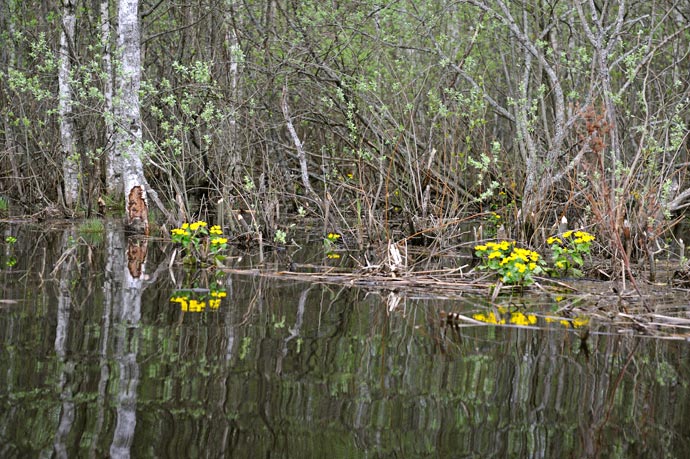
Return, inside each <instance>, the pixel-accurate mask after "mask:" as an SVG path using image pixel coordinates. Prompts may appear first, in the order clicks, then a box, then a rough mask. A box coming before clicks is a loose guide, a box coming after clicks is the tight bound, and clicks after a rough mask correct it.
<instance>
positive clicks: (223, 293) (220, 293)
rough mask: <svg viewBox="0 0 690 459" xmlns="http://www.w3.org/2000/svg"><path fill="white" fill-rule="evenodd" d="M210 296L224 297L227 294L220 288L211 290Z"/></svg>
mask: <svg viewBox="0 0 690 459" xmlns="http://www.w3.org/2000/svg"><path fill="white" fill-rule="evenodd" d="M211 296H212V297H215V298H225V297H226V296H228V294H227V293H225V292H223V291H222V290H213V291H212V292H211Z"/></svg>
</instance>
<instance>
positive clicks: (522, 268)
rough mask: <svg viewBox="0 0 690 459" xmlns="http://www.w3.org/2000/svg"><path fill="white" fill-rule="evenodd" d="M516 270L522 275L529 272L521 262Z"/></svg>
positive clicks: (516, 265)
mask: <svg viewBox="0 0 690 459" xmlns="http://www.w3.org/2000/svg"><path fill="white" fill-rule="evenodd" d="M515 268H516V269H517V270H518V272H519V273H520V274H522V273H524V272H525V271H526V270H527V266H526V265H525V264H524V263H520V262H517V263H515Z"/></svg>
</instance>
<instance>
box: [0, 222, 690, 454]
mask: <svg viewBox="0 0 690 459" xmlns="http://www.w3.org/2000/svg"><path fill="white" fill-rule="evenodd" d="M106 229H107V233H106V235H105V237H104V238H103V240H102V241H101V242H100V243H99V244H98V245H93V246H90V247H87V246H85V245H83V244H82V243H80V242H79V241H78V239H79V238H78V236H77V235H75V234H74V233H73V232H71V230H67V231H63V232H57V233H52V234H44V233H40V234H38V235H32V236H31V237H29V236H24V239H22V238H21V237H20V240H19V241H18V244H24V246H23V247H24V249H23V250H26V253H29V252H28V249H29V248H31V249H32V250H33V253H35V254H38V255H37V256H36V257H34V258H33V259H29V260H27V259H25V258H23V257H21V258H20V262H19V264H20V266H15V267H13V268H12V270H11V271H10V270H8V269H5V270H4V271H3V272H2V273H1V275H2V276H3V278H4V281H5V282H4V283H5V286H4V288H3V295H4V298H6V299H15V300H17V304H16V305H12V304H9V303H8V306H3V307H1V308H0V384H1V386H0V387H2V389H0V445H1V446H0V456H1V457H17V456H20V457H27V456H28V457H35V456H40V455H43V456H50V455H55V456H58V457H76V456H85V457H104V456H108V455H110V456H113V457H160V456H164V457H165V456H172V457H180V456H182V457H197V456H202V455H203V456H212V457H252V458H253V457H260V456H271V457H274V456H279V457H322V456H324V457H417V456H442V457H446V456H448V457H455V456H470V457H560V456H575V457H658V456H659V455H661V454H662V453H663V454H668V455H669V456H674V455H675V456H678V457H682V456H683V455H684V453H685V451H686V450H687V449H688V447H689V446H690V445H688V441H689V440H688V439H690V422H689V421H690V403H689V394H688V380H689V377H690V368H689V367H690V363H689V362H690V358H689V357H690V355H689V354H690V352H689V349H690V346H688V345H687V343H685V342H669V341H657V340H653V339H649V338H639V337H634V336H618V335H610V334H606V333H605V332H606V331H607V330H606V329H603V328H595V327H594V326H592V325H587V324H582V325H581V326H579V328H576V327H575V326H574V320H570V321H569V323H570V326H569V327H568V328H565V326H562V325H560V324H559V323H553V324H546V326H543V325H544V323H545V317H549V314H548V313H544V314H542V315H539V316H538V317H536V320H537V324H536V326H535V325H534V324H533V323H532V322H534V320H535V319H533V318H532V317H531V316H532V315H533V314H532V313H529V312H526V311H523V310H520V309H506V310H505V311H502V310H499V309H496V310H495V311H494V310H486V309H483V308H480V307H478V301H481V300H480V299H477V298H472V297H466V298H460V299H456V300H445V301H441V300H431V299H425V298H412V297H410V296H407V295H404V294H402V293H401V292H390V291H381V292H375V291H372V292H365V291H362V290H359V289H355V288H349V287H340V286H337V287H336V286H325V285H316V284H308V283H299V282H279V281H276V280H274V279H268V278H264V277H256V276H249V275H247V276H242V275H235V274H233V275H230V274H227V273H222V272H221V273H218V272H207V273H205V274H198V273H186V272H184V271H183V270H173V273H172V275H170V273H169V270H168V260H167V259H166V253H170V252H171V250H170V247H167V246H166V245H165V243H159V242H156V243H154V242H148V244H146V243H145V242H144V241H136V240H128V239H126V238H125V236H124V234H123V233H122V231H121V229H120V228H119V227H118V225H115V224H112V223H109V224H108V225H107V227H106ZM23 234H26V233H23ZM29 234H30V233H29ZM64 254H67V256H64ZM56 265H59V266H58V269H56V270H55V271H54V276H53V277H48V276H45V275H43V277H41V276H42V274H41V273H43V272H46V270H44V269H43V268H42V267H43V266H47V267H48V268H47V271H50V269H51V267H54V266H56ZM41 279H43V282H41ZM184 289H186V291H188V292H190V297H189V298H192V295H201V296H196V297H194V298H196V299H197V301H205V302H206V308H204V310H203V311H200V312H196V313H191V312H190V311H189V308H188V310H187V311H185V310H183V308H182V307H181V304H180V303H179V302H171V301H170V299H171V297H172V298H175V297H177V295H178V294H179V293H180V292H181V291H183V290H184ZM212 292H223V293H224V294H225V296H224V297H222V298H218V296H213V295H212ZM204 295H205V298H204V299H202V296H204ZM215 299H220V300H221V302H220V303H218V307H217V308H216V307H209V301H211V300H215ZM188 305H189V304H188ZM440 310H446V311H454V312H456V313H457V314H461V315H463V316H464V317H468V318H470V319H472V318H474V320H475V321H477V322H480V323H479V324H469V323H466V324H465V325H468V326H463V327H459V328H455V327H450V326H447V325H446V326H444V325H443V321H442V320H441V317H440V314H439V311H440ZM479 314H483V315H484V317H485V318H489V317H490V314H494V316H493V320H496V321H500V320H506V323H511V322H512V325H513V326H512V327H507V328H505V327H494V326H491V325H488V324H487V322H489V320H486V321H481V320H480V319H481V317H478V315H479ZM517 322H520V323H517ZM522 322H524V324H523V323H522ZM469 325H471V326H469ZM522 325H526V326H522Z"/></svg>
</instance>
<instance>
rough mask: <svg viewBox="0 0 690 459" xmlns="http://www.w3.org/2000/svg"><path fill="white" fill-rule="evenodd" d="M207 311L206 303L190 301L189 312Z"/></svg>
mask: <svg viewBox="0 0 690 459" xmlns="http://www.w3.org/2000/svg"><path fill="white" fill-rule="evenodd" d="M204 309H206V302H205V301H197V300H189V312H201V311H203V310H204Z"/></svg>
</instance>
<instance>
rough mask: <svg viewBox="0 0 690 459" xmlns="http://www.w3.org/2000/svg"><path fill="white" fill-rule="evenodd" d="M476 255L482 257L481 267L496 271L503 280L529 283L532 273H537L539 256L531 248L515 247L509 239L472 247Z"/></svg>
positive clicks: (539, 269) (539, 270) (538, 271)
mask: <svg viewBox="0 0 690 459" xmlns="http://www.w3.org/2000/svg"><path fill="white" fill-rule="evenodd" d="M474 250H475V253H476V255H477V256H478V257H481V258H483V259H484V263H483V265H482V266H481V267H480V268H481V269H487V268H488V269H492V270H494V271H496V272H498V273H499V274H500V275H501V277H502V279H503V282H506V283H523V284H525V285H529V284H530V283H531V282H533V281H532V277H531V276H532V274H539V273H540V272H541V267H540V266H539V261H540V259H541V256H540V255H539V254H538V253H537V252H534V251H532V250H528V249H523V248H520V247H515V243H514V242H511V241H501V242H487V243H486V244H483V245H477V246H475V248H474Z"/></svg>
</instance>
